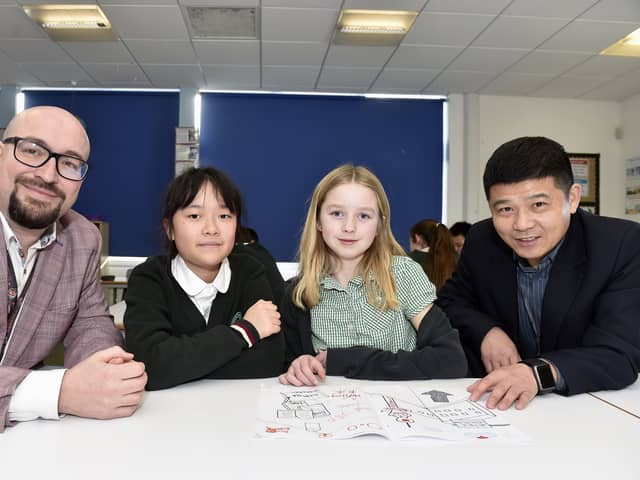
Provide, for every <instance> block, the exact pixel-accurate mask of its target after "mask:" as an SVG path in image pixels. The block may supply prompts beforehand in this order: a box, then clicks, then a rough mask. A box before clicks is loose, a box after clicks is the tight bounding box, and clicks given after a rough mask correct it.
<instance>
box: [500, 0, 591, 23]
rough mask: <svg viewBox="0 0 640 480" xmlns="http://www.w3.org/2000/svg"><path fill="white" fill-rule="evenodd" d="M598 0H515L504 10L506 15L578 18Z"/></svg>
mask: <svg viewBox="0 0 640 480" xmlns="http://www.w3.org/2000/svg"><path fill="white" fill-rule="evenodd" d="M594 3H598V0H535V1H531V0H515V1H513V2H512V3H511V5H509V6H508V7H507V8H506V10H505V11H504V12H503V13H504V14H505V15H516V16H522V17H541V18H566V19H572V18H576V17H577V16H578V15H580V14H581V13H583V12H585V11H586V10H588V9H589V7H591V6H592V5H593V4H594Z"/></svg>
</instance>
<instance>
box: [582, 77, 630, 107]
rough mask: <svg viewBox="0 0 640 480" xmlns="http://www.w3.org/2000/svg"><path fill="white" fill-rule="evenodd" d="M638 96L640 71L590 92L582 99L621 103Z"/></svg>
mask: <svg viewBox="0 0 640 480" xmlns="http://www.w3.org/2000/svg"><path fill="white" fill-rule="evenodd" d="M638 94H640V70H635V71H633V72H628V73H626V74H624V75H622V76H620V77H618V78H616V79H614V80H612V81H610V82H607V83H606V84H604V85H602V86H599V87H596V88H594V89H592V90H589V91H588V92H586V93H585V94H583V95H582V96H581V97H580V98H584V99H592V100H618V101H619V100H624V99H625V98H628V97H631V96H633V95H638Z"/></svg>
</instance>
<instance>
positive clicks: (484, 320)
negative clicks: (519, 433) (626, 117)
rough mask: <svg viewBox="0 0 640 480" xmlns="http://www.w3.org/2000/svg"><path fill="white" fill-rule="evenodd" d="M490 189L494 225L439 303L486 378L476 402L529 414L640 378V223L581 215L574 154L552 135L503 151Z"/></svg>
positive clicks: (474, 394) (468, 253)
mask: <svg viewBox="0 0 640 480" xmlns="http://www.w3.org/2000/svg"><path fill="white" fill-rule="evenodd" d="M484 190H485V194H486V196H487V200H488V202H489V208H490V209H491V217H492V218H491V219H487V220H483V221H481V222H479V223H477V224H475V225H474V226H473V227H472V228H471V230H470V231H469V235H468V237H467V239H466V241H465V245H464V248H463V249H462V254H461V256H460V260H459V261H458V266H457V267H456V271H455V273H454V274H453V277H452V278H451V279H450V280H449V281H448V282H447V283H446V285H445V286H444V287H443V288H442V290H441V291H440V294H439V296H438V301H437V303H438V305H440V306H441V307H442V308H443V309H444V310H445V311H446V312H447V314H448V315H449V318H451V322H452V323H453V325H454V326H455V327H457V328H458V329H459V330H460V335H461V338H462V343H463V346H464V347H465V351H466V353H467V357H468V360H469V366H470V369H471V374H472V376H478V377H482V378H481V379H480V380H478V381H477V382H475V383H474V384H473V385H471V386H470V387H469V391H470V392H471V399H472V400H478V399H479V398H480V397H481V396H482V395H484V394H485V393H487V392H490V393H489V396H488V399H487V406H488V407H489V408H494V407H498V408H499V409H506V408H509V407H510V406H511V405H513V404H515V406H516V408H519V409H521V408H524V407H525V406H526V405H527V404H528V403H529V402H530V401H531V400H532V399H533V398H534V397H535V396H536V395H538V394H544V393H548V392H557V393H560V394H562V395H575V394H578V393H584V392H591V391H596V390H605V389H619V388H623V387H626V386H627V385H630V384H631V383H633V382H634V381H636V379H637V378H638V368H639V367H640V337H639V335H638V333H639V332H640V329H639V327H638V319H639V318H640V224H638V223H635V222H630V221H626V220H620V219H614V218H606V217H599V216H595V215H591V214H589V213H587V212H585V211H583V210H581V209H579V208H578V204H579V202H580V193H581V188H580V185H579V184H576V183H574V180H573V172H572V170H571V164H570V162H569V157H568V156H567V154H566V152H565V151H564V148H563V147H562V146H561V145H559V144H558V143H556V142H554V141H553V140H550V139H548V138H544V137H522V138H517V139H515V140H511V141H510V142H507V143H505V144H504V145H502V146H500V147H499V148H498V149H497V150H496V151H495V152H494V153H493V155H492V156H491V158H490V159H489V161H488V162H487V165H486V168H485V171H484Z"/></svg>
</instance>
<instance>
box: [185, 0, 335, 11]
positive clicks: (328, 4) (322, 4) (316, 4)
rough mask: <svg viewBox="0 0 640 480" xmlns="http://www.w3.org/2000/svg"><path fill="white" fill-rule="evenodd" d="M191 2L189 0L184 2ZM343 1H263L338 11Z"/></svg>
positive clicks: (272, 3)
mask: <svg viewBox="0 0 640 480" xmlns="http://www.w3.org/2000/svg"><path fill="white" fill-rule="evenodd" d="M184 1H189V0H184ZM341 4H342V0H262V8H264V7H289V8H330V9H333V10H338V9H339V8H340V5H341Z"/></svg>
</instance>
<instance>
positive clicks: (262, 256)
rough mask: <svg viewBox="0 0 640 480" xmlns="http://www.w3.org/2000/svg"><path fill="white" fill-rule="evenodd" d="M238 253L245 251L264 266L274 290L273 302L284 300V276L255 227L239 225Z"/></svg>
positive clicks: (234, 249)
mask: <svg viewBox="0 0 640 480" xmlns="http://www.w3.org/2000/svg"><path fill="white" fill-rule="evenodd" d="M233 251H234V252H236V253H243V254H245V255H251V256H252V257H254V258H255V259H256V260H258V261H259V262H260V263H262V266H263V267H264V270H265V273H266V275H267V280H269V285H270V286H271V291H272V292H273V302H274V303H275V304H276V305H278V304H279V303H280V301H281V300H282V295H283V294H284V278H282V274H281V273H280V270H278V265H277V264H276V260H275V259H274V258H273V256H272V255H271V253H270V252H269V250H267V249H266V248H265V247H264V245H262V244H261V243H260V241H259V238H258V233H257V232H256V231H255V230H254V229H253V228H247V227H243V226H242V225H239V226H238V233H237V234H236V245H235V247H234V248H233Z"/></svg>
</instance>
